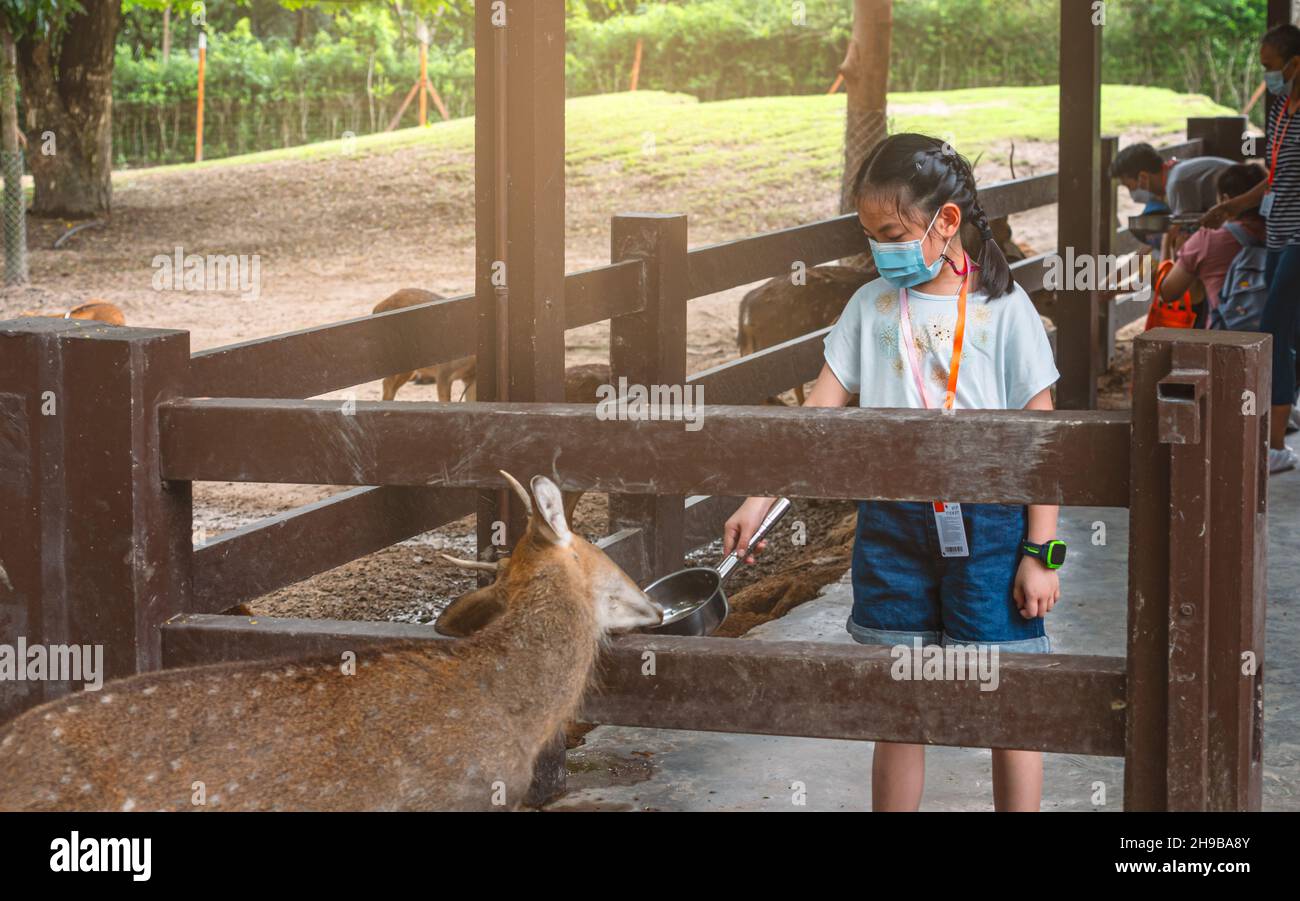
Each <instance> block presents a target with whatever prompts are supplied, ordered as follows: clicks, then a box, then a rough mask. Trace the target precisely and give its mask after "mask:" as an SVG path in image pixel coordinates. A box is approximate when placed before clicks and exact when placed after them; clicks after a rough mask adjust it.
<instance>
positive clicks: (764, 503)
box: [722, 497, 776, 563]
mask: <svg viewBox="0 0 1300 901" xmlns="http://www.w3.org/2000/svg"><path fill="white" fill-rule="evenodd" d="M775 502H776V498H774V497H751V498H749V499H748V500H746V501H745V502H744V503H743V504H741V505H740V509H739V510H737V511H736V512H735V513H733V514H731V518H730V519H728V520H727V523H726V525H724V526H723V527H722V552H723V553H724V554H730V553H731V552H732V551H733V550H735V549H736V548H738V547H744V546H745V545H747V544H749V539H750V536H752V535H753V534H754V533H755V532H757V531H758V526H759V524H760V523H762V521H763V517H764V516H766V515H767V511H768V510H770V509H772V504H774V503H775ZM766 547H767V541H766V540H764V541H760V542H759V543H758V544H756V545H754V546H753V547H752V548H750V549H749V550H750V553H749V554H748V555H746V556H745V558H744V562H745V563H753V562H754V554H757V553H761V552H762V551H763V549H764V548H766Z"/></svg>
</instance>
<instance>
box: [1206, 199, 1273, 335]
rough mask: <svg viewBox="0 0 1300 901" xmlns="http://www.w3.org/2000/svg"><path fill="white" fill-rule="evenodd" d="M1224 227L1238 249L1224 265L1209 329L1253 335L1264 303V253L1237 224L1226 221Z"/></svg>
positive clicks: (1261, 314) (1266, 294) (1265, 288)
mask: <svg viewBox="0 0 1300 901" xmlns="http://www.w3.org/2000/svg"><path fill="white" fill-rule="evenodd" d="M1224 227H1225V228H1226V229H1227V230H1228V231H1229V232H1230V233H1231V234H1232V236H1233V237H1234V238H1236V239H1237V243H1238V244H1240V245H1241V250H1240V251H1238V252H1237V256H1236V257H1234V258H1233V260H1232V263H1231V264H1230V265H1229V266H1228V274H1227V275H1226V276H1225V277H1224V279H1223V287H1222V288H1221V289H1220V290H1219V306H1218V309H1216V310H1215V311H1214V314H1213V315H1212V316H1211V317H1210V328H1217V329H1227V330H1228V331H1234V332H1257V331H1259V320H1260V317H1262V316H1263V315H1264V304H1265V302H1266V301H1267V300H1268V281H1267V280H1266V279H1265V278H1264V267H1265V264H1266V262H1267V260H1268V250H1267V249H1265V247H1264V245H1263V244H1261V243H1260V242H1259V241H1258V240H1257V239H1256V238H1255V236H1254V235H1252V234H1251V233H1250V232H1249V231H1247V230H1246V229H1244V228H1242V227H1241V225H1239V224H1238V223H1236V222H1229V223H1227V224H1226V225H1225V226H1224Z"/></svg>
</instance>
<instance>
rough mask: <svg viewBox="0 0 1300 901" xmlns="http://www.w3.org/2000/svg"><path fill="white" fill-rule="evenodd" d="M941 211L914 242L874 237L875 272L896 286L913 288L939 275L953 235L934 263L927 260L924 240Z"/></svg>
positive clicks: (941, 208) (872, 250) (937, 212)
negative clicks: (892, 241)
mask: <svg viewBox="0 0 1300 901" xmlns="http://www.w3.org/2000/svg"><path fill="white" fill-rule="evenodd" d="M942 210H943V207H942V206H941V207H939V209H937V210H935V212H934V218H933V219H931V220H930V224H929V225H928V226H927V227H926V229H925V234H924V235H922V236H921V237H920V238H918V239H916V240H915V241H899V242H897V243H893V244H880V243H878V242H877V241H875V240H874V239H871V256H872V259H874V260H875V261H876V271H877V272H879V273H880V274H881V276H882V277H883V278H884V279H885V281H887V282H889V283H890V284H891V285H893V286H894V287H895V288H914V287H916V286H917V285H924V284H925V283H926V282H929V281H933V280H934V279H935V278H937V277H938V275H939V270H941V269H942V268H943V260H944V256H943V255H944V254H945V253H947V252H948V245H949V244H952V238H949V239H948V243H947V244H945V245H943V250H942V251H940V252H939V257H938V259H936V260H935V261H934V262H933V263H927V262H926V261H925V250H924V249H923V247H922V244H921V242H923V241H924V240H925V239H926V238H927V237H929V235H930V231H931V229H933V228H934V224H935V223H936V222H938V221H939V213H940V212H941V211H942Z"/></svg>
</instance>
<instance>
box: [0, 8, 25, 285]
mask: <svg viewBox="0 0 1300 901" xmlns="http://www.w3.org/2000/svg"><path fill="white" fill-rule="evenodd" d="M17 78H18V63H17V51H16V50H15V48H14V38H13V35H12V34H10V32H9V29H8V28H6V27H5V25H4V23H3V22H0V175H2V176H3V177H4V182H5V190H4V203H3V205H0V206H2V209H0V212H2V213H3V216H4V245H5V284H6V285H22V284H26V282H27V210H26V208H25V205H24V203H23V158H22V154H21V153H20V152H19V150H18V84H17Z"/></svg>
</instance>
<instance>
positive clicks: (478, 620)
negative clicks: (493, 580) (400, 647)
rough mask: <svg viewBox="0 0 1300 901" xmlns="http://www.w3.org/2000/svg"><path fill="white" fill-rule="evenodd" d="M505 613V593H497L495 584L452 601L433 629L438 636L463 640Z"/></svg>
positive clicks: (435, 622)
mask: <svg viewBox="0 0 1300 901" xmlns="http://www.w3.org/2000/svg"><path fill="white" fill-rule="evenodd" d="M505 612H506V598H505V593H504V592H502V591H498V590H497V586H496V585H495V584H494V585H487V586H485V587H483V588H480V589H478V590H477V591H471V592H470V593H469V594H464V595H461V596H460V597H458V598H456V600H454V601H452V602H451V605H450V606H448V607H447V609H446V610H444V611H442V613H441V615H439V617H438V618H437V620H435V621H434V623H433V628H434V630H435V631H437V632H438V633H439V634H440V635H448V636H451V637H452V638H464V637H466V636H467V635H473V634H474V633H475V632H479V631H482V629H483V628H484V627H485V626H487V625H488V624H489V623H491V622H492V621H493V620H495V619H496V618H497V617H498V616H500V615H501V614H503V613H505Z"/></svg>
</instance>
